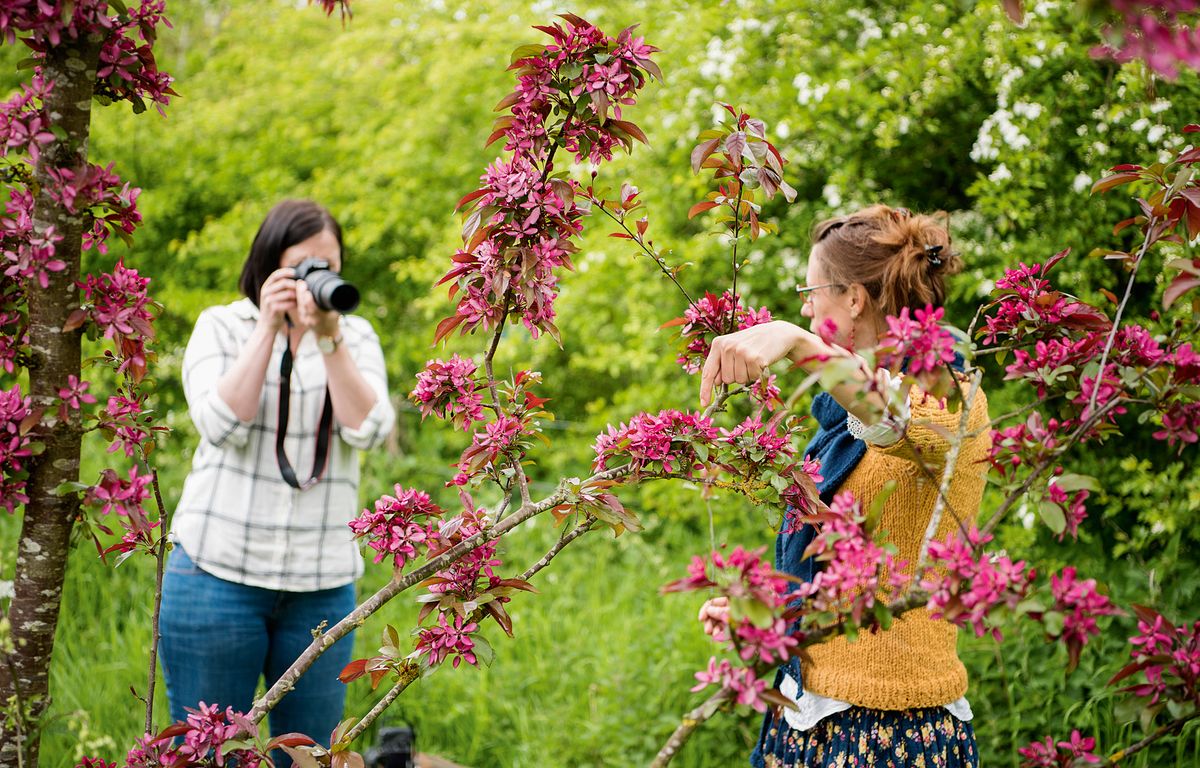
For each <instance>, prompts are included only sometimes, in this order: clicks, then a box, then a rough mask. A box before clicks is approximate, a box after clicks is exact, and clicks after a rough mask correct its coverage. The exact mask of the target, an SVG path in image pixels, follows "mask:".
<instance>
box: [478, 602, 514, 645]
mask: <svg viewBox="0 0 1200 768" xmlns="http://www.w3.org/2000/svg"><path fill="white" fill-rule="evenodd" d="M483 609H484V610H485V611H487V612H488V613H489V614H490V615H491V617H492V618H493V619H495V620H496V623H497V624H499V625H500V629H503V630H504V634H506V635H508V636H509V637H512V636H513V633H512V617H511V616H509V615H508V611H506V610H504V606H503V605H501V604H500V603H498V602H496V601H495V600H493V601H491V602H490V603H485V604H484V606H483Z"/></svg>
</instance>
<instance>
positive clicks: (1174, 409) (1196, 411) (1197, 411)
mask: <svg viewBox="0 0 1200 768" xmlns="http://www.w3.org/2000/svg"><path fill="white" fill-rule="evenodd" d="M1162 427H1163V428H1162V429H1160V430H1158V431H1157V432H1155V433H1154V439H1156V440H1166V441H1167V445H1175V443H1176V442H1178V443H1179V450H1180V452H1181V453H1182V452H1183V448H1184V446H1185V445H1194V444H1195V443H1196V441H1197V440H1198V439H1200V434H1198V433H1200V403H1196V402H1181V401H1176V402H1174V403H1171V404H1170V405H1169V406H1167V409H1166V410H1165V411H1163V413H1162Z"/></svg>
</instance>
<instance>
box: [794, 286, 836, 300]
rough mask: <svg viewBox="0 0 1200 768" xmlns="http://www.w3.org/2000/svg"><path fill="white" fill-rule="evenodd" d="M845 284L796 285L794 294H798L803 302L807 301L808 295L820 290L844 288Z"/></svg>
mask: <svg viewBox="0 0 1200 768" xmlns="http://www.w3.org/2000/svg"><path fill="white" fill-rule="evenodd" d="M846 287H848V286H847V285H846V284H845V283H821V284H820V285H797V286H796V293H798V294H800V298H801V299H803V300H804V301H808V300H809V298H808V297H809V294H811V293H812V292H813V291H818V290H820V289H822V288H846Z"/></svg>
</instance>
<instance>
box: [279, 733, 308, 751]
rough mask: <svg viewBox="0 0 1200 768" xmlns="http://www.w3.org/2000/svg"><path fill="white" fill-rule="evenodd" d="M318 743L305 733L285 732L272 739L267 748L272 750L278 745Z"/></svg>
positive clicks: (299, 745) (290, 745)
mask: <svg viewBox="0 0 1200 768" xmlns="http://www.w3.org/2000/svg"><path fill="white" fill-rule="evenodd" d="M316 743H317V742H315V741H313V740H312V739H310V738H309V737H307V736H305V735H304V734H303V733H285V734H282V735H280V736H276V737H275V738H273V739H271V741H270V742H269V743H268V744H267V749H268V750H271V749H275V748H276V747H311V746H312V745H313V744H316Z"/></svg>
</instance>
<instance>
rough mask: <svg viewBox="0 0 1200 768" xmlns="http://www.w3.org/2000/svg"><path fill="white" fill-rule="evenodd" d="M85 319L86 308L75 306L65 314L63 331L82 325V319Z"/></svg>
mask: <svg viewBox="0 0 1200 768" xmlns="http://www.w3.org/2000/svg"><path fill="white" fill-rule="evenodd" d="M84 320H87V310H86V309H84V308H83V307H76V308H75V309H74V310H72V311H71V314H69V315H67V322H65V323H63V332H64V333H65V332H69V331H73V330H75V329H76V328H79V327H81V326H82V325H83V321H84Z"/></svg>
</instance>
